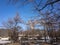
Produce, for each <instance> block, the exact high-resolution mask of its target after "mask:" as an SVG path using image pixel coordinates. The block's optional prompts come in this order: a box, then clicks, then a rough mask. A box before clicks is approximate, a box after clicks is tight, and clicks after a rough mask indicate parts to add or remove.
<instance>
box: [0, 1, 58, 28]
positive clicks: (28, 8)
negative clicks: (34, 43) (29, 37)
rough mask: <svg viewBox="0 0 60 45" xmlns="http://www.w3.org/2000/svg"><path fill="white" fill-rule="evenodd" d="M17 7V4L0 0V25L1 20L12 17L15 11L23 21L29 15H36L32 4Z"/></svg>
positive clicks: (27, 18)
mask: <svg viewBox="0 0 60 45" xmlns="http://www.w3.org/2000/svg"><path fill="white" fill-rule="evenodd" d="M38 1H39V0H38ZM38 1H37V2H38ZM44 2H45V0H43V3H44ZM54 6H55V8H56V7H57V6H58V7H59V5H54ZM18 7H19V6H14V5H11V4H8V3H7V1H6V0H0V26H2V22H4V21H7V20H8V18H13V17H14V16H15V15H16V13H17V12H18V13H19V15H20V17H21V18H22V19H23V20H24V21H27V20H29V19H31V17H34V16H37V15H38V14H37V13H36V12H34V11H33V7H32V4H27V5H25V6H20V7H19V8H18ZM58 7H57V8H58ZM49 8H50V7H49V6H48V7H47V8H45V9H44V11H43V12H46V10H47V9H49ZM22 26H23V25H22ZM23 28H25V27H23Z"/></svg>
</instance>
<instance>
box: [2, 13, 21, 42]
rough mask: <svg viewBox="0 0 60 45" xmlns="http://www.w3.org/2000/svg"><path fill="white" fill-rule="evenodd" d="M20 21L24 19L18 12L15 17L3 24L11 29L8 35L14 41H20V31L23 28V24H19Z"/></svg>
mask: <svg viewBox="0 0 60 45" xmlns="http://www.w3.org/2000/svg"><path fill="white" fill-rule="evenodd" d="M20 23H22V19H21V18H20V17H19V14H18V13H17V14H16V16H15V17H14V18H13V19H9V20H8V21H7V22H6V23H4V24H3V25H4V26H5V28H7V29H9V32H8V35H9V37H10V39H11V40H12V41H13V42H18V41H19V39H18V38H19V36H18V34H19V33H18V32H19V30H20V29H21V26H20V25H19V24H20Z"/></svg>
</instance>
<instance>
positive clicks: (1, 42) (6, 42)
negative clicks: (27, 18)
mask: <svg viewBox="0 0 60 45" xmlns="http://www.w3.org/2000/svg"><path fill="white" fill-rule="evenodd" d="M8 43H11V41H2V40H0V44H8Z"/></svg>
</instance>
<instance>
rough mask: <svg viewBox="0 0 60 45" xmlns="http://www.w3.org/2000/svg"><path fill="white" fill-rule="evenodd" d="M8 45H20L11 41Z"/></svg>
mask: <svg viewBox="0 0 60 45" xmlns="http://www.w3.org/2000/svg"><path fill="white" fill-rule="evenodd" d="M8 45H20V43H11V44H8Z"/></svg>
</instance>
